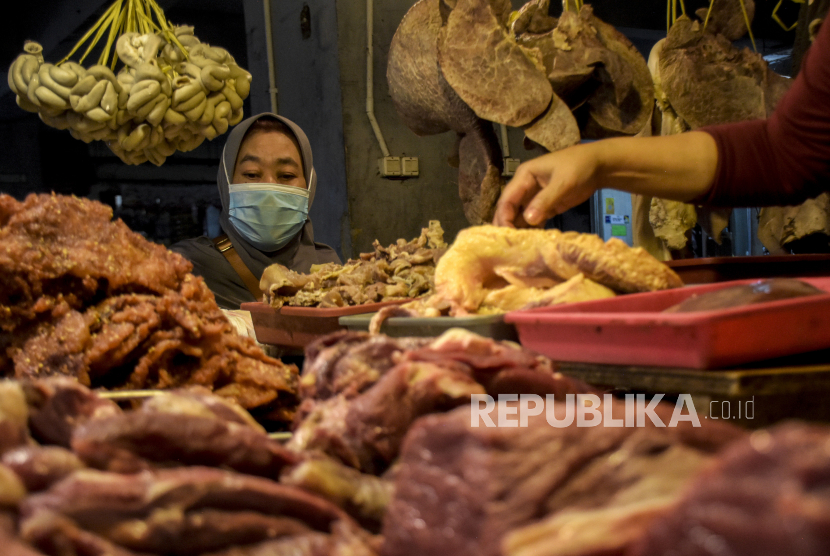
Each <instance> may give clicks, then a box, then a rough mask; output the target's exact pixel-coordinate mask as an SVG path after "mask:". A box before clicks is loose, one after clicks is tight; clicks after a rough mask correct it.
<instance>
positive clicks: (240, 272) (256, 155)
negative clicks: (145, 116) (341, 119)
mask: <svg viewBox="0 0 830 556" xmlns="http://www.w3.org/2000/svg"><path fill="white" fill-rule="evenodd" d="M217 182H218V185H219V197H220V199H221V201H222V213H221V215H220V217H219V223H220V225H221V227H222V230H223V232H224V233H223V234H222V235H220V236H219V237H218V238H207V237H199V238H195V239H188V240H184V241H180V242H178V243H176V244H174V245H173V246H171V247H170V249H172V250H173V251H176V252H178V253H181V254H182V255H183V256H184V257H185V258H187V259H188V260H189V261H190V262H192V263H193V273H194V274H196V275H198V276H202V277H203V278H204V279H205V282H206V283H207V285H208V287H209V288H210V289H211V291H212V292H213V293H214V295H215V296H216V302H217V303H218V304H219V306H220V307H222V308H223V309H239V304H240V303H245V302H248V301H261V299H258V297H259V295H258V284H259V279H260V277H261V276H262V272H263V271H264V270H265V268H266V267H267V266H269V265H272V264H274V263H279V264H281V265H283V266H286V267H288V268H290V269H291V270H295V271H297V272H308V271H309V270H310V268H311V265H313V264H324V263H329V262H334V263H339V262H340V259H339V258H338V256H337V253H335V251H334V250H333V249H332V248H331V247H329V246H328V245H324V244H321V243H315V242H314V230H313V228H312V225H311V219H310V218H309V216H308V212H309V209H310V208H311V203H312V201H313V200H314V193H315V190H316V187H317V174H316V173H315V172H314V165H313V160H312V156H311V145H310V144H309V142H308V138H307V137H306V134H305V133H304V132H303V130H302V129H300V127H299V126H297V124H295V123H294V122H292V121H291V120H288V119H287V118H283V117H282V116H278V115H276V114H270V113H264V114H259V115H257V116H254V117H252V118H248V119H247V120H245V121H243V122H241V123H239V124H238V125H237V126H236V127H235V128H234V129H233V131H231V133H230V135H229V136H228V140H227V142H226V143H225V149H224V151H223V152H222V160H221V162H220V164H219V172H218V176H217Z"/></svg>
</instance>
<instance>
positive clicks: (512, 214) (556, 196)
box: [493, 131, 718, 227]
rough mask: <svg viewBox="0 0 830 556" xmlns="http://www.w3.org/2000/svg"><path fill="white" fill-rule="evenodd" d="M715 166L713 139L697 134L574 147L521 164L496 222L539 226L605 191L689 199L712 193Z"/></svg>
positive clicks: (625, 139)
mask: <svg viewBox="0 0 830 556" xmlns="http://www.w3.org/2000/svg"><path fill="white" fill-rule="evenodd" d="M717 164H718V149H717V145H716V144H715V140H714V139H713V138H712V136H711V135H709V134H708V133H705V132H698V131H692V132H688V133H682V134H679V135H669V136H664V137H626V138H615V139H604V140H602V141H596V142H593V143H584V144H580V145H576V146H573V147H570V148H567V149H564V150H561V151H557V152H554V153H549V154H546V155H544V156H540V157H538V158H535V159H533V160H530V161H528V162H525V163H523V164H521V165H520V166H519V168H518V169H517V170H516V175H515V176H514V177H513V179H512V180H510V183H508V184H507V187H506V188H505V189H504V191H503V192H502V194H501V197H500V199H499V202H498V205H497V207H496V214H495V217H494V219H493V223H494V224H496V225H500V226H511V227H523V226H527V225H530V226H540V225H542V224H544V222H545V220H547V219H548V218H551V217H553V216H556V215H557V214H561V213H563V212H565V211H566V210H568V209H569V208H571V207H574V206H576V205H578V204H580V203H582V202H583V201H585V200H586V199H588V198H589V197H590V196H591V195H592V194H593V193H594V191H596V190H597V189H603V188H610V189H618V190H621V191H628V192H630V193H639V194H642V195H651V196H654V197H661V198H664V199H673V200H677V201H688V200H690V199H694V198H695V197H698V196H700V195H702V194H704V193H706V191H708V190H709V187H710V186H711V185H712V181H713V180H714V177H715V170H716V169H717Z"/></svg>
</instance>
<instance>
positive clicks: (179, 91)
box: [8, 0, 251, 166]
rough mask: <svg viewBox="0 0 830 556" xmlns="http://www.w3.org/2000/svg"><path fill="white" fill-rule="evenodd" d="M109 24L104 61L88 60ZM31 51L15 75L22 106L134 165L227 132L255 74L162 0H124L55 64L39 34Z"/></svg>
mask: <svg viewBox="0 0 830 556" xmlns="http://www.w3.org/2000/svg"><path fill="white" fill-rule="evenodd" d="M107 32H108V34H107V40H106V45H105V46H104V47H103V50H102V52H101V54H100V56H99V59H98V63H97V64H96V65H93V66H91V67H88V68H85V67H84V66H82V65H81V64H83V62H84V60H85V59H86V57H87V56H88V55H89V53H90V52H91V51H92V50H93V48H94V47H95V46H96V45H97V44H98V42H99V41H100V39H101V38H102V37H103V35H104V33H107ZM90 39H91V40H90ZM87 41H90V42H89V45H88V46H87V48H86V51H85V52H84V54H83V56H81V57H80V59H79V60H78V62H73V61H71V60H70V58H71V57H72V56H73V55H74V54H75V53H76V52H77V51H78V50H79V49H80V48H81V46H83V45H84V44H85V43H86V42H87ZM113 49H114V52H113ZM23 50H24V52H23V54H21V55H20V56H18V57H17V58H16V59H15V60H14V62H13V63H12V65H11V68H10V69H9V75H8V79H9V87H10V88H11V90H12V91H14V93H15V94H16V95H17V104H18V106H20V107H21V108H23V109H24V110H28V111H29V112H35V113H38V114H39V115H40V119H41V120H43V122H44V123H46V124H47V125H50V126H52V127H55V128H57V129H68V130H69V132H70V133H71V134H72V136H73V137H75V138H76V139H80V140H82V141H85V142H87V143H89V142H90V141H95V140H98V141H104V142H106V144H107V146H108V147H109V148H110V149H111V150H112V152H114V153H115V154H116V155H118V156H119V157H120V158H121V160H123V161H124V162H125V163H127V164H141V163H143V162H146V161H148V160H149V161H150V162H152V163H153V164H155V165H157V166H160V165H161V164H163V163H164V161H165V159H166V158H167V157H168V156H170V155H172V154H173V153H174V152H176V151H177V150H179V151H190V150H193V149H195V148H196V147H198V146H199V145H200V144H201V143H202V141H204V140H205V139H208V140H211V139H213V138H215V137H216V136H218V135H221V134H223V133H225V132H226V131H227V130H228V127H229V126H232V125H236V124H237V123H239V122H240V121H241V120H242V117H243V114H242V101H243V100H244V99H245V98H246V97H247V96H248V94H249V92H250V90H251V74H250V73H248V72H247V71H245V70H244V69H242V68H241V67H239V66H238V65H237V64H236V62H235V61H234V59H233V56H231V55H230V53H229V52H228V51H227V50H225V49H224V48H220V47H216V46H210V45H209V44H206V43H203V42H200V41H199V39H198V38H197V37H196V36H195V35H194V34H193V27H191V26H187V25H178V26H175V25H172V24H171V23H170V22H168V21H167V19H166V18H165V17H164V12H163V11H162V10H161V8H160V7H159V6H158V4H157V3H156V2H155V1H154V0H117V1H116V2H114V3H113V4H112V5H111V6H110V7H109V8H108V9H107V11H106V12H105V13H104V15H103V16H101V18H100V19H99V20H98V21H97V22H96V23H95V25H94V26H93V27H92V28H91V29H90V30H89V31H87V33H86V34H85V35H84V37H83V38H82V39H81V40H80V41H79V42H78V44H76V45H75V47H74V48H73V49H72V51H71V52H70V53H69V54H68V55H67V56H66V57H65V58H64V59H63V60H61V61H60V62H58V63H57V64H49V63H46V62H44V60H43V55H42V50H43V49H42V48H41V46H40V45H39V44H38V43H36V42H32V41H27V42H26V44H25V45H24V46H23ZM111 53H112V60H111V61H110V54H111ZM119 61H120V62H122V63H123V65H122V66H121V68H120V69H119V70H118V72H117V73H114V70H115V69H116V67H117V66H118V62H119ZM108 62H109V64H108Z"/></svg>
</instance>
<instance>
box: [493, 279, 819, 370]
mask: <svg viewBox="0 0 830 556" xmlns="http://www.w3.org/2000/svg"><path fill="white" fill-rule="evenodd" d="M802 280H804V281H805V282H807V283H810V284H812V285H814V286H816V287H818V288H820V289H822V290H824V291H826V292H830V277H824V278H802ZM757 281H758V280H735V281H731V282H720V283H716V284H706V285H701V286H687V287H685V288H677V289H673V290H665V291H659V292H651V293H639V294H629V295H623V296H619V297H615V298H611V299H601V300H597V301H586V302H583V303H573V304H569V305H559V306H556V307H542V308H539V309H531V310H528V311H513V312H510V313H507V315H505V322H511V323H513V324H515V326H516V330H517V332H518V334H519V341H520V342H521V343H522V345H523V346H525V347H527V348H530V349H533V350H536V351H538V352H540V353H543V354H545V355H547V356H548V357H551V358H552V359H554V360H560V361H578V362H585V363H606V364H617V365H656V366H664V367H684V368H693V369H714V368H719V367H725V366H730V365H740V364H743V363H749V362H752V361H760V360H762V359H769V358H773V357H780V356H785V355H792V354H795V353H802V352H806V351H813V350H817V349H823V348H827V347H830V293H828V294H827V295H824V294H820V295H816V296H810V297H801V298H795V299H783V300H779V301H770V302H767V303H757V304H754V305H746V306H743V307H734V308H730V309H719V310H715V311H700V312H694V313H662V312H661V311H663V310H664V309H667V308H668V307H671V306H672V305H675V304H676V303H680V302H681V301H683V300H684V299H686V298H688V297H690V296H692V295H694V294H699V293H705V292H709V291H714V290H718V289H722V288H725V287H729V286H733V285H738V284H750V283H753V282H757Z"/></svg>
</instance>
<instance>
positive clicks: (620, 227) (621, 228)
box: [611, 224, 627, 237]
mask: <svg viewBox="0 0 830 556" xmlns="http://www.w3.org/2000/svg"><path fill="white" fill-rule="evenodd" d="M626 234H627V230H626V229H625V224H611V235H612V236H622V237H625V235H626Z"/></svg>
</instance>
